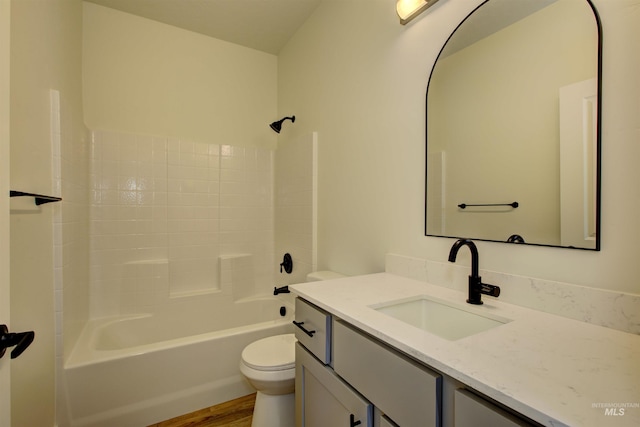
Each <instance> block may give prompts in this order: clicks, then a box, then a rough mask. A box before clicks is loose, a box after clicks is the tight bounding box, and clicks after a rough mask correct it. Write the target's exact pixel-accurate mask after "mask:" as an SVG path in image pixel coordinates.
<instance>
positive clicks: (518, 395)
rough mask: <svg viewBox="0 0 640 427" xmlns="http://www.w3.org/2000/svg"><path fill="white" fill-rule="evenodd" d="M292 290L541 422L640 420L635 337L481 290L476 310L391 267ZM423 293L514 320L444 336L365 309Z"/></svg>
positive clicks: (639, 344) (598, 425)
mask: <svg viewBox="0 0 640 427" xmlns="http://www.w3.org/2000/svg"><path fill="white" fill-rule="evenodd" d="M290 289H291V290H292V291H293V292H294V293H295V294H297V295H298V296H300V297H302V298H304V299H306V300H307V301H310V302H312V303H313V304H315V305H317V306H319V307H321V308H323V309H325V310H326V311H328V312H330V313H332V314H333V315H335V316H337V317H339V318H341V319H343V320H345V321H347V322H349V323H351V324H352V325H354V326H356V327H358V328H360V329H362V330H363V331H365V332H367V333H369V334H371V335H373V336H374V337H376V338H378V339H380V340H381V341H383V342H386V343H387V344H389V345H391V346H392V347H395V348H396V349H398V350H400V351H402V352H404V353H406V354H408V355H410V356H411V357H413V358H414V359H416V360H418V361H421V362H424V363H425V364H426V365H429V366H431V367H432V368H434V369H436V370H438V371H440V372H442V373H443V374H446V375H448V376H450V377H452V378H454V379H456V380H458V381H460V382H462V383H464V384H467V385H468V386H470V387H471V388H473V389H475V390H477V391H479V392H480V393H483V394H485V395H487V396H489V397H491V398H492V399H495V400H496V401H498V402H501V403H503V404H504V405H506V406H508V407H510V408H512V409H514V410H515V411H517V412H520V413H521V414H523V415H525V416H527V417H529V418H531V419H533V420H535V421H537V422H539V423H541V424H543V425H545V426H554V427H555V426H562V425H566V426H585V427H588V426H594V427H603V426H605V427H608V426H639V425H640V336H638V335H633V334H629V333H625V332H621V331H617V330H614V329H609V328H604V327H601V326H595V325H591V324H588V323H584V322H579V321H576V320H572V319H567V318H563V317H560V316H555V315H552V314H547V313H543V312H539V311H535V310H530V309H527V308H523V307H519V306H516V305H511V304H506V303H502V302H500V299H499V298H498V299H496V298H492V297H489V296H485V295H483V301H484V304H483V305H481V306H470V305H469V304H466V303H465V300H466V297H467V296H466V295H465V294H463V293H460V292H457V291H454V290H451V289H447V288H444V287H441V286H435V285H430V284H428V283H424V282H421V281H417V280H413V279H408V278H405V277H401V276H396V275H392V274H389V273H379V274H372V275H366V276H356V277H349V278H344V279H336V280H329V281H324V282H311V283H301V284H296V285H291V286H290ZM419 295H425V296H428V297H433V298H437V299H440V300H444V301H447V302H450V303H454V304H456V305H459V306H460V307H462V308H466V307H465V306H467V307H470V310H472V311H474V312H476V313H488V314H492V315H494V316H500V317H504V318H508V319H511V320H512V321H511V322H509V323H506V324H503V325H500V326H498V327H495V328H493V329H490V330H487V331H484V332H480V333H477V334H475V335H471V336H468V337H465V338H461V339H458V340H455V341H448V340H446V339H444V338H440V337H439V336H437V335H434V334H431V333H429V332H426V331H424V330H422V329H419V328H417V327H414V326H411V325H408V324H406V323H404V322H401V321H399V320H396V319H394V318H392V317H390V316H388V315H386V314H383V313H380V312H377V311H375V310H374V309H372V308H370V307H369V306H371V305H375V304H380V303H384V302H388V301H394V300H400V299H403V298H409V297H413V296H419ZM612 408H613V409H612ZM614 409H615V410H614ZM614 414H615V415H614Z"/></svg>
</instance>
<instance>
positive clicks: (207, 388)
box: [65, 296, 293, 427]
mask: <svg viewBox="0 0 640 427" xmlns="http://www.w3.org/2000/svg"><path fill="white" fill-rule="evenodd" d="M286 298H287V297H280V296H278V297H264V298H251V299H246V300H240V301H236V302H231V303H228V304H219V305H218V306H219V309H218V310H216V309H212V308H211V304H208V303H210V301H207V300H208V298H202V297H200V298H198V299H195V300H194V301H192V303H193V304H189V305H190V307H188V310H184V308H186V307H182V308H183V309H182V310H180V311H178V310H175V311H174V312H170V311H169V312H167V313H163V314H156V315H143V316H130V317H125V318H120V319H116V320H101V321H94V322H92V323H90V324H89V325H87V327H86V328H85V330H84V331H83V334H82V336H81V337H80V339H79V341H78V343H77V344H76V347H75V349H74V351H73V353H72V355H71V357H70V358H69V360H68V361H67V363H66V365H65V377H66V386H67V398H68V402H69V410H70V415H71V417H72V425H74V426H95V427H98V426H104V427H112V426H115V425H117V426H121V427H125V426H142V425H149V424H151V423H154V422H159V421H162V420H165V419H169V418H172V417H174V416H177V415H180V414H184V413H188V412H191V411H195V410H197V409H201V408H205V407H208V406H211V405H214V404H217V403H221V402H224V401H227V400H231V399H233V398H236V397H239V396H244V395H247V394H250V393H253V392H254V391H255V390H254V389H253V388H252V387H251V386H250V385H249V384H248V382H247V381H246V380H245V379H244V378H243V377H242V375H241V373H240V371H239V368H238V364H239V360H240V355H241V353H242V350H243V348H244V347H245V346H247V345H248V344H250V343H251V342H253V341H255V340H257V339H260V338H264V337H267V336H272V335H277V334H284V333H290V332H292V331H293V329H292V323H291V322H292V320H293V306H292V304H291V303H290V301H289V300H288V299H286ZM223 306H224V307H223ZM282 307H285V310H281V308H282ZM283 311H286V313H283ZM282 314H284V316H283V315H282Z"/></svg>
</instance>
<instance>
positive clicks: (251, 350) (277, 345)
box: [242, 334, 297, 371]
mask: <svg viewBox="0 0 640 427" xmlns="http://www.w3.org/2000/svg"><path fill="white" fill-rule="evenodd" d="M296 341H297V340H296V338H295V335H294V334H284V335H275V336H272V337H267V338H263V339H260V340H258V341H255V342H253V343H251V344H249V345H248V346H246V347H245V348H244V350H243V351H242V362H243V363H244V364H245V365H246V366H248V367H250V368H253V369H255V370H258V371H284V370H288V369H294V368H295V363H296V361H295V358H296V357H295V343H296Z"/></svg>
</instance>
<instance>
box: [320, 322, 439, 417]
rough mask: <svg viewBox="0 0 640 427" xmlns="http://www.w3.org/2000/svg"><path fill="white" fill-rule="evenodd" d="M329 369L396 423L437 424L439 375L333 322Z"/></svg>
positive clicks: (344, 324) (347, 327)
mask: <svg viewBox="0 0 640 427" xmlns="http://www.w3.org/2000/svg"><path fill="white" fill-rule="evenodd" d="M333 369H334V370H335V372H336V373H337V374H338V375H339V376H340V377H341V378H343V379H344V380H345V381H346V382H347V383H349V384H351V386H353V387H354V388H355V389H357V390H358V391H359V392H360V393H362V394H363V395H364V396H366V397H367V399H369V400H370V401H371V402H372V403H373V404H374V405H375V406H376V407H377V408H379V409H380V411H382V412H383V413H384V414H385V415H386V416H387V417H389V418H390V419H391V420H393V421H394V422H395V423H397V424H398V425H400V426H440V408H441V406H442V403H441V390H442V376H441V375H440V374H438V373H436V372H434V371H432V370H430V369H428V368H426V367H424V366H423V365H419V364H418V363H416V362H414V361H413V360H411V359H409V358H407V357H405V356H404V355H402V354H401V353H399V352H397V351H395V350H393V349H391V348H389V347H387V346H385V345H382V344H380V343H379V342H377V341H374V340H372V339H371V338H369V337H367V336H365V335H363V333H362V332H360V331H356V330H354V329H352V328H351V327H349V326H348V325H347V324H346V323H344V322H342V321H340V320H334V322H333Z"/></svg>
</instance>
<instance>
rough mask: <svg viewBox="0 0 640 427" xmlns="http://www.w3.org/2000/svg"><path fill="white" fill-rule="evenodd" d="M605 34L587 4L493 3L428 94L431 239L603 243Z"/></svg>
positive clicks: (451, 46) (577, 0)
mask: <svg viewBox="0 0 640 427" xmlns="http://www.w3.org/2000/svg"><path fill="white" fill-rule="evenodd" d="M600 40H601V31H600V22H599V18H598V16H597V13H596V10H595V8H594V7H593V5H592V4H591V3H590V2H589V1H587V0H488V1H486V2H484V3H483V4H481V5H480V6H479V7H478V8H476V9H475V10H474V11H473V12H472V13H471V14H470V15H469V16H468V17H467V18H466V19H465V20H464V21H463V22H462V23H461V24H460V25H459V26H458V28H457V29H456V30H455V31H454V33H453V34H452V35H451V36H450V38H449V39H448V41H447V43H446V44H445V46H444V47H443V49H442V51H441V52H440V55H439V56H438V59H437V61H436V63H435V65H434V67H433V70H432V72H431V76H430V79H429V84H428V89H427V166H426V170H427V182H426V193H427V194H426V221H425V222H426V224H425V229H426V235H428V236H442V237H456V238H459V237H466V238H473V239H478V240H489V241H497V242H509V243H523V242H524V243H526V244H534V245H544V246H560V247H570V248H579V249H591V250H599V248H600V225H599V211H600V193H599V191H600V159H599V153H600V125H599V123H600V114H599V113H600V102H599V100H600V87H601V84H600V77H601V76H600V74H601V72H600V70H601V66H600V64H601V42H600Z"/></svg>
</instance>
